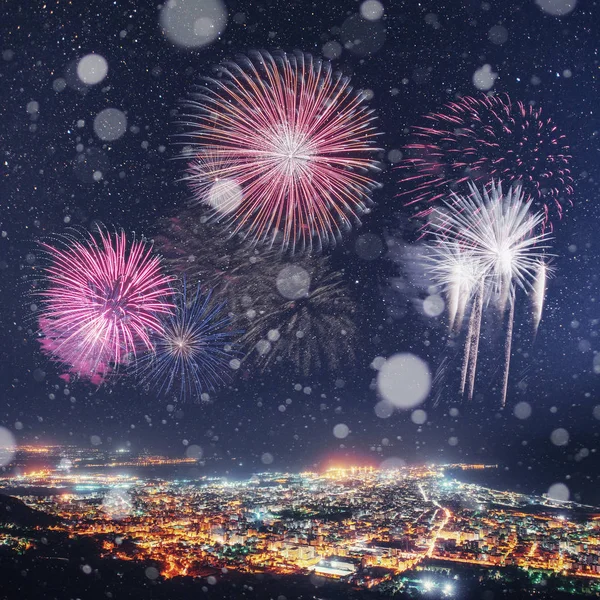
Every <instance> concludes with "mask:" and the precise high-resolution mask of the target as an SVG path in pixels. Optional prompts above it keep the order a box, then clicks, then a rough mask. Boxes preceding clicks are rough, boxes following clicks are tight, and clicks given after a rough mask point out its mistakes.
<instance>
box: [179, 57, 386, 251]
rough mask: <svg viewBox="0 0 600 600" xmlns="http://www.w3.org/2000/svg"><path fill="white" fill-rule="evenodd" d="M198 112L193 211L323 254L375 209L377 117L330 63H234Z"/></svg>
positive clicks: (208, 88) (191, 122)
mask: <svg viewBox="0 0 600 600" xmlns="http://www.w3.org/2000/svg"><path fill="white" fill-rule="evenodd" d="M189 113H190V114H188V115H187V118H186V122H185V126H186V127H187V129H188V131H187V135H188V136H189V138H190V142H191V145H190V150H189V151H186V152H185V153H184V154H185V156H186V158H188V159H189V166H188V176H187V179H188V180H189V182H190V185H191V188H192V191H193V192H194V200H193V202H192V204H201V205H203V206H207V207H208V208H209V209H210V214H211V215H212V217H213V218H215V219H217V220H220V221H222V222H225V223H226V224H227V225H228V227H229V228H230V229H231V231H232V234H237V233H239V232H241V233H243V235H244V236H246V237H247V239H248V240H249V241H250V242H252V243H253V244H256V243H258V242H267V243H269V244H270V245H271V246H273V245H280V246H281V248H282V249H288V248H289V249H290V250H292V251H293V250H295V249H304V248H312V247H315V246H316V247H317V248H318V247H321V246H323V245H325V244H331V243H334V242H335V241H336V239H337V238H338V237H339V236H340V235H341V234H342V233H343V231H344V230H346V229H348V228H350V227H351V226H352V223H353V222H358V219H359V216H360V215H361V214H362V213H364V212H365V210H366V209H367V207H368V205H369V203H370V193H371V191H372V189H373V188H374V187H375V185H376V184H375V182H374V180H373V179H372V178H371V176H370V174H369V173H370V171H373V170H375V169H376V168H377V163H376V162H375V161H374V160H373V158H372V156H373V153H374V151H376V150H377V149H376V148H374V141H375V138H376V135H377V133H376V130H375V127H374V124H373V121H374V118H375V117H374V115H373V113H372V111H371V110H370V109H368V108H367V106H366V104H365V102H364V97H363V95H361V94H360V93H355V92H353V91H352V88H351V87H350V83H349V79H348V78H347V77H343V76H342V75H340V74H338V73H334V72H333V71H332V69H331V65H330V64H329V63H328V62H325V61H320V60H316V59H313V57H312V56H310V55H309V54H303V53H296V54H294V55H287V54H283V53H281V54H277V55H271V54H269V53H267V52H260V53H255V54H253V55H252V56H251V57H244V58H243V59H241V60H240V62H239V63H232V62H230V63H226V64H224V65H222V66H221V67H220V68H219V76H218V77H216V78H213V79H209V80H207V82H206V85H205V86H204V87H203V89H202V91H201V92H200V93H199V94H198V95H197V97H196V98H195V99H194V100H193V101H192V102H190V103H189Z"/></svg>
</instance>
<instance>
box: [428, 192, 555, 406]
mask: <svg viewBox="0 0 600 600" xmlns="http://www.w3.org/2000/svg"><path fill="white" fill-rule="evenodd" d="M469 189H470V192H471V195H470V196H467V197H461V196H456V195H453V196H452V198H451V199H450V200H449V201H448V202H447V203H446V208H445V210H441V209H437V208H436V209H435V211H437V212H438V214H437V215H436V216H437V217H438V218H437V219H436V221H437V227H436V229H434V231H433V236H434V240H435V241H434V243H433V244H432V246H433V248H432V257H431V260H430V261H429V268H428V270H429V272H430V274H431V276H432V278H433V279H434V280H435V281H436V283H438V284H439V285H441V286H442V287H443V288H444V290H445V293H446V296H447V299H448V306H449V316H450V323H451V326H453V325H455V324H457V325H458V326H459V327H460V322H461V320H462V319H460V320H458V319H457V315H458V314H459V312H460V311H461V310H464V306H466V305H467V303H470V304H471V313H470V317H469V325H468V331H467V338H466V342H465V352H464V358H463V367H462V371H461V392H462V393H464V391H465V389H466V391H467V395H468V398H469V400H470V399H472V397H473V393H474V387H475V374H476V370H477V357H478V353H479V338H480V333H481V321H482V317H483V313H484V309H485V308H486V306H489V305H490V304H492V305H493V306H494V307H495V308H496V310H497V311H498V313H499V314H500V315H502V316H504V314H505V313H506V309H507V307H508V324H507V341H506V348H505V361H504V362H505V368H504V376H503V392H502V405H503V406H504V405H505V403H506V391H507V383H508V370H509V365H510V352H511V344H512V331H513V322H514V304H515V298H516V292H517V289H521V290H522V291H523V292H525V293H526V294H529V293H531V294H532V297H533V298H534V300H535V302H536V303H537V304H536V307H537V312H536V316H535V317H534V318H535V319H536V320H537V322H538V323H539V319H538V316H537V315H538V314H539V315H540V318H541V308H539V303H540V302H541V298H543V289H544V287H545V273H546V267H545V264H546V263H545V253H544V250H545V249H546V248H547V243H546V242H547V241H548V234H547V233H545V232H544V231H541V225H542V223H543V219H544V215H543V213H541V212H538V213H532V212H531V211H530V208H531V205H532V200H531V199H529V200H528V201H525V200H524V196H523V193H522V191H521V189H520V187H518V186H517V187H516V188H513V187H511V188H510V189H509V191H508V192H507V193H506V194H504V193H503V192H502V186H501V184H500V183H498V184H496V183H494V182H492V184H491V186H490V187H489V189H485V188H484V190H483V193H480V192H479V190H478V189H477V188H476V187H475V185H474V184H473V183H470V184H469ZM542 274H543V275H542ZM542 276H543V278H544V279H543V284H542V283H541V282H540V283H538V281H540V278H541V277H542ZM540 296H541V298H540ZM460 302H463V303H464V306H463V305H461V304H460Z"/></svg>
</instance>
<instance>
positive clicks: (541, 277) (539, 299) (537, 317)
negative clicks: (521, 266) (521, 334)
mask: <svg viewBox="0 0 600 600" xmlns="http://www.w3.org/2000/svg"><path fill="white" fill-rule="evenodd" d="M549 274H550V267H549V266H548V264H547V263H545V262H540V263H539V265H538V268H537V273H536V274H535V281H534V283H533V290H532V294H531V304H532V308H533V331H534V332H537V330H538V327H539V325H540V321H541V320H542V312H543V310H544V297H545V295H546V281H547V279H548V275H549Z"/></svg>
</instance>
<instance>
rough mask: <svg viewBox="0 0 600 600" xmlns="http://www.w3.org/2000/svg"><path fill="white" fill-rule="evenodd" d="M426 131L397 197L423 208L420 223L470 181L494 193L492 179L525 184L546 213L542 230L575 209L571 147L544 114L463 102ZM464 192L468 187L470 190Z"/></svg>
mask: <svg viewBox="0 0 600 600" xmlns="http://www.w3.org/2000/svg"><path fill="white" fill-rule="evenodd" d="M425 118H426V119H427V120H428V121H429V126H427V127H413V128H412V133H413V135H414V140H415V141H413V142H412V143H410V144H408V145H407V146H406V150H407V158H406V159H405V160H404V161H403V164H401V166H400V169H402V170H403V177H402V179H401V183H403V184H406V187H407V188H408V189H407V190H406V191H403V192H402V193H401V194H400V195H401V196H407V197H409V198H410V199H409V201H408V204H409V205H412V204H416V205H418V206H419V213H418V216H424V215H427V214H429V213H430V212H431V210H432V208H431V206H425V207H423V206H420V205H422V204H428V203H434V202H435V201H437V200H439V199H441V198H444V197H446V196H447V195H448V193H449V192H450V191H455V192H457V193H460V192H461V190H463V188H465V186H466V183H467V182H468V181H473V182H479V183H480V184H483V185H485V186H490V185H491V182H492V179H501V180H502V181H504V182H506V183H508V184H520V185H521V186H522V189H523V192H524V193H525V194H526V196H527V197H529V198H530V199H531V200H532V201H533V204H534V205H536V206H537V207H538V208H540V209H541V210H542V211H543V213H544V226H545V227H549V228H550V229H552V223H551V219H552V218H554V217H558V218H559V219H560V218H562V214H563V202H564V201H566V202H568V203H570V202H571V200H570V196H571V195H572V194H573V177H572V176H571V171H570V169H569V160H570V158H571V156H570V154H569V146H568V145H567V144H566V140H565V136H564V135H561V134H560V133H559V132H558V131H557V128H556V126H555V125H554V124H553V123H552V121H551V120H550V119H549V118H543V117H542V109H541V108H533V107H532V106H525V105H524V104H523V103H522V102H516V103H512V102H511V100H510V98H509V97H508V95H506V94H502V95H497V96H486V95H482V96H479V97H477V98H473V97H469V96H465V97H464V98H461V99H460V100H458V101H457V102H452V103H450V104H447V105H445V106H444V109H443V110H442V111H441V112H438V113H431V114H429V115H427V116H426V117H425ZM465 189H466V188H465Z"/></svg>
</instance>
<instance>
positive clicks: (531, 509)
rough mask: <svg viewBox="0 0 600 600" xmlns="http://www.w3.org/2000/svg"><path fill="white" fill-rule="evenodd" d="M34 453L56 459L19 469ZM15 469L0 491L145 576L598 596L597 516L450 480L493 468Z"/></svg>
mask: <svg viewBox="0 0 600 600" xmlns="http://www.w3.org/2000/svg"><path fill="white" fill-rule="evenodd" d="M40 456H46V457H47V458H48V457H53V458H52V460H49V459H48V460H47V461H46V466H45V467H44V468H35V469H33V470H31V469H29V470H28V469H27V468H25V467H23V466H22V465H24V464H26V463H27V462H28V460H30V459H31V458H32V457H35V458H36V460H37V459H39V457H40ZM15 462H16V464H18V465H21V466H19V467H18V469H17V471H16V472H14V473H12V474H10V475H5V476H3V477H0V494H5V495H7V496H8V495H10V496H12V497H14V498H17V499H18V500H20V501H22V502H23V503H24V505H26V507H28V508H29V509H34V510H35V511H39V512H40V513H44V514H45V515H47V516H48V518H52V519H53V520H52V524H50V525H48V526H47V528H48V531H51V532H62V533H63V534H66V535H67V536H68V537H69V538H71V539H77V540H83V539H89V540H92V541H93V542H94V543H95V544H96V545H97V547H98V549H99V552H100V554H101V556H102V557H103V558H111V559H118V560H121V561H134V562H138V563H143V564H151V565H154V566H151V567H148V568H146V575H147V577H149V578H158V577H161V578H162V579H165V580H167V579H171V578H176V577H191V578H206V579H207V581H209V582H210V581H216V580H217V579H221V578H223V577H226V576H227V575H226V574H227V573H233V572H235V573H244V574H260V573H277V574H282V575H294V576H307V577H319V578H329V579H332V580H337V581H338V582H340V583H342V584H344V585H347V586H351V587H352V588H353V589H381V590H388V591H390V590H396V591H402V590H404V591H406V590H409V589H411V588H413V589H414V590H415V591H417V592H419V593H426V592H428V591H432V590H433V589H434V588H435V590H436V591H437V593H438V594H439V595H440V596H441V597H453V596H454V595H455V594H457V587H460V581H459V580H460V576H459V573H464V569H465V568H469V567H470V568H473V569H484V570H486V571H487V572H488V573H490V574H491V573H494V576H495V577H502V573H503V570H506V569H508V570H510V569H513V570H514V569H518V570H520V571H522V572H523V573H526V574H527V576H528V578H529V580H530V581H531V582H532V583H535V582H536V581H538V582H539V581H543V580H544V578H547V577H549V576H554V577H555V578H558V579H559V580H560V581H562V582H563V588H564V589H565V590H568V589H569V585H571V586H575V587H577V586H576V584H575V582H578V584H577V585H578V586H579V589H582V590H584V591H585V592H587V593H593V592H597V591H600V510H597V509H595V508H593V507H588V506H582V505H578V504H575V503H572V502H559V501H556V500H553V499H550V498H547V497H542V496H528V495H523V494H518V493H513V492H510V491H496V490H491V489H488V488H485V487H482V486H479V485H475V484H470V483H463V482H460V481H458V480H457V479H454V478H453V474H456V473H459V472H460V471H463V470H472V469H486V468H495V467H496V465H467V464H464V465H463V464H453V465H426V466H424V465H421V466H407V467H403V468H399V469H394V470H377V469H374V468H372V467H335V468H329V469H327V470H326V471H324V472H322V473H316V472H303V473H271V472H265V473H257V474H254V475H253V476H252V477H251V478H249V479H246V480H240V481H232V480H228V479H225V478H219V477H208V476H205V475H204V476H199V477H195V478H191V477H188V478H186V477H181V476H177V477H175V476H173V477H165V476H161V477H159V476H157V475H156V474H155V473H154V472H153V470H152V469H154V468H155V467H157V466H163V467H164V466H173V465H185V466H189V465H193V464H195V463H197V462H198V461H197V460H196V459H193V458H189V457H186V458H182V459H176V458H167V457H161V456H149V455H142V456H132V455H130V453H129V451H128V450H126V449H120V450H117V451H116V452H115V453H113V454H110V453H109V454H103V453H100V452H99V451H97V450H96V449H91V450H87V449H85V450H83V449H75V448H63V447H58V446H54V447H44V448H42V447H27V446H25V447H22V448H21V449H20V450H19V453H18V456H17V457H16V458H15ZM52 462H54V463H55V466H51V463H52ZM120 467H137V468H138V469H137V470H136V472H135V473H132V472H127V469H124V470H121V469H120ZM140 468H141V470H142V473H141V474H140ZM144 469H146V471H147V473H146V474H144V473H145V471H144ZM0 517H2V515H0ZM39 546H40V542H39V535H36V534H32V532H31V531H28V530H27V529H26V528H23V527H19V526H17V525H15V524H14V523H13V524H10V523H8V522H6V523H3V522H2V519H1V518H0V548H4V549H5V550H7V549H10V550H11V551H12V552H15V553H20V554H22V553H26V552H28V551H32V550H34V549H36V547H38V548H37V550H38V551H39V550H40V548H39ZM42 550H43V548H42ZM84 572H85V571H84ZM575 587H573V589H575Z"/></svg>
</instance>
